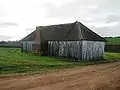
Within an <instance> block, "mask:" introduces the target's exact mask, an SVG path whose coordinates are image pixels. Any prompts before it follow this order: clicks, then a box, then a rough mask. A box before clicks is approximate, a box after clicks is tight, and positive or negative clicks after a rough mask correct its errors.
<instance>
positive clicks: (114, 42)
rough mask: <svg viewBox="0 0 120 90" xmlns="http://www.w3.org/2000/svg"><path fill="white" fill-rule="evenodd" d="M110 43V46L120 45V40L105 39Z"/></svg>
mask: <svg viewBox="0 0 120 90" xmlns="http://www.w3.org/2000/svg"><path fill="white" fill-rule="evenodd" d="M105 39H106V40H107V41H108V42H107V44H110V45H120V38H117V37H116V38H109V37H108V38H105Z"/></svg>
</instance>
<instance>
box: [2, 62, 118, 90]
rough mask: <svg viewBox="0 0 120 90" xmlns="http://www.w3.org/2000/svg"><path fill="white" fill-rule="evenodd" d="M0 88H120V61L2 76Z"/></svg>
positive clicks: (71, 89) (45, 89)
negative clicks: (50, 71)
mask: <svg viewBox="0 0 120 90" xmlns="http://www.w3.org/2000/svg"><path fill="white" fill-rule="evenodd" d="M0 90H120V62H115V63H109V64H100V65H90V66H85V67H76V68H71V69H65V70H60V71H58V72H52V73H46V74H43V75H31V76H12V77H4V78H3V77H0Z"/></svg>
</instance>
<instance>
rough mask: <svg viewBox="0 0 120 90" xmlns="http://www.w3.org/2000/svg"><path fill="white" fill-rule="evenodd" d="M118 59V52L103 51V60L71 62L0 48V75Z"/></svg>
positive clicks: (17, 49) (119, 55)
mask: <svg viewBox="0 0 120 90" xmlns="http://www.w3.org/2000/svg"><path fill="white" fill-rule="evenodd" d="M114 60H120V53H105V60H100V61H80V62H72V61H70V60H68V59H64V58H55V57H48V56H35V55H32V54H27V53H21V51H20V49H19V48H0V75H2V74H18V73H27V74H33V73H43V72H47V71H49V70H57V69H63V68H72V67H75V66H85V65H91V64H100V63H107V62H111V61H114Z"/></svg>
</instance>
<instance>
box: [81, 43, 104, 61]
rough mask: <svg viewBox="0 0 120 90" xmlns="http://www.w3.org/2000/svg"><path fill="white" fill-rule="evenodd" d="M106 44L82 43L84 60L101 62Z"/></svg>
mask: <svg viewBox="0 0 120 90" xmlns="http://www.w3.org/2000/svg"><path fill="white" fill-rule="evenodd" d="M104 45H105V43H104V42H99V41H82V60H91V59H95V60H99V59H101V58H103V56H104Z"/></svg>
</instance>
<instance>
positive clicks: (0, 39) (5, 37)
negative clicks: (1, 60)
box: [0, 35, 13, 41]
mask: <svg viewBox="0 0 120 90" xmlns="http://www.w3.org/2000/svg"><path fill="white" fill-rule="evenodd" d="M11 38H13V37H12V36H4V35H0V41H4V40H10V39H11Z"/></svg>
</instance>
